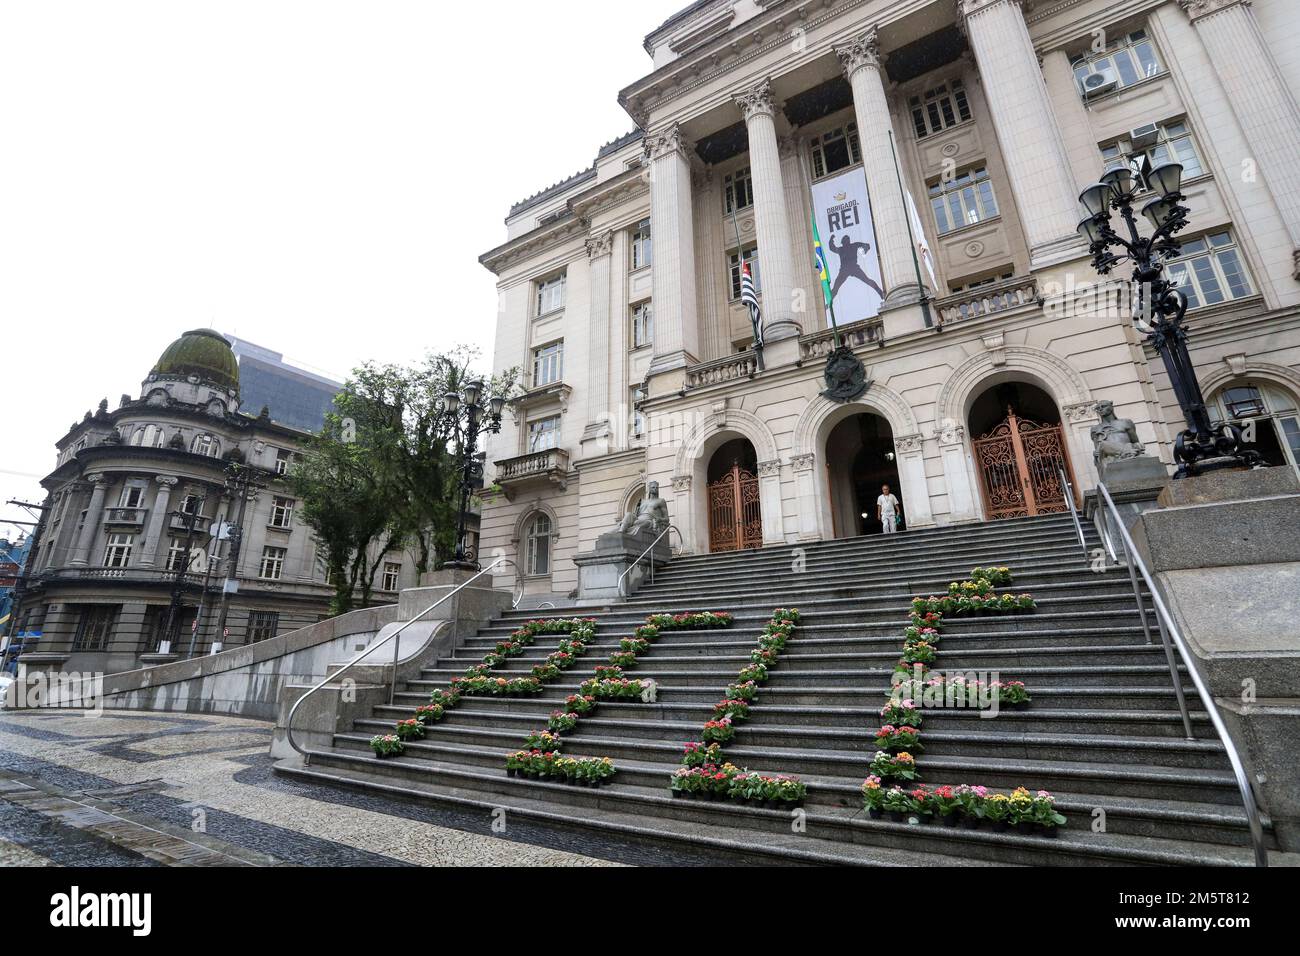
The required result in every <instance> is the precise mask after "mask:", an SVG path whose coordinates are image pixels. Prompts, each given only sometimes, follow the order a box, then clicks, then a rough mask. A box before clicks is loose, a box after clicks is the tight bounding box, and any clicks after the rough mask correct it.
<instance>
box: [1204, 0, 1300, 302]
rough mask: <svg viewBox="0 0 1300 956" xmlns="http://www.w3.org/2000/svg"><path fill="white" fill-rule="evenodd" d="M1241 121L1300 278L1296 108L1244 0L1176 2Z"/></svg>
mask: <svg viewBox="0 0 1300 956" xmlns="http://www.w3.org/2000/svg"><path fill="white" fill-rule="evenodd" d="M1179 4H1180V5H1181V6H1182V8H1183V9H1184V10H1185V11H1186V12H1187V16H1188V19H1190V20H1191V22H1192V26H1193V27H1195V29H1196V33H1197V34H1198V35H1199V36H1200V38H1201V42H1202V43H1203V44H1204V45H1205V52H1206V53H1207V54H1209V58H1210V62H1211V63H1212V64H1214V70H1215V73H1216V74H1217V75H1218V77H1219V82H1220V83H1222V84H1223V89H1224V92H1225V93H1227V94H1228V100H1229V101H1230V102H1231V103H1232V109H1233V112H1234V114H1235V115H1236V117H1237V122H1238V123H1240V124H1241V131H1242V133H1243V134H1245V137H1246V142H1247V143H1248V144H1249V145H1250V149H1251V152H1252V153H1253V154H1254V155H1253V156H1252V157H1251V158H1252V159H1254V160H1255V161H1256V162H1257V163H1258V164H1259V168H1260V171H1261V172H1262V173H1263V178H1264V181H1265V182H1266V183H1268V186H1269V191H1270V192H1271V193H1272V195H1273V200H1274V202H1276V203H1277V208H1278V211H1279V212H1281V214H1282V220H1283V222H1284V223H1285V225H1286V229H1287V234H1288V235H1289V236H1290V237H1291V245H1292V250H1291V256H1292V263H1293V275H1294V277H1295V278H1296V279H1298V280H1300V165H1297V164H1300V111H1297V108H1296V101H1295V99H1294V97H1293V95H1292V93H1291V91H1290V90H1289V89H1288V88H1287V86H1286V83H1285V82H1283V80H1282V78H1281V77H1280V76H1279V75H1278V72H1277V67H1276V66H1275V65H1274V63H1273V57H1272V54H1270V53H1269V51H1268V47H1267V46H1266V45H1265V43H1264V38H1263V36H1262V35H1261V34H1260V32H1259V25H1258V24H1257V23H1256V22H1255V15H1254V14H1253V13H1252V12H1251V10H1250V2H1249V0H1179Z"/></svg>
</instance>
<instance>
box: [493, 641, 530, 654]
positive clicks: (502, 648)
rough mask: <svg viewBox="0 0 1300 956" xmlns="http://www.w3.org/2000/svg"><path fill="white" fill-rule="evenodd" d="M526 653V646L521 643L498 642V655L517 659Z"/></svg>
mask: <svg viewBox="0 0 1300 956" xmlns="http://www.w3.org/2000/svg"><path fill="white" fill-rule="evenodd" d="M523 652H524V645H523V643H522V642H520V641H497V653H498V654H502V655H504V656H506V657H517V656H518V655H520V654H522V653H523Z"/></svg>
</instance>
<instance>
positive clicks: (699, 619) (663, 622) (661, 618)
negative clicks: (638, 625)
mask: <svg viewBox="0 0 1300 956" xmlns="http://www.w3.org/2000/svg"><path fill="white" fill-rule="evenodd" d="M734 620H735V616H734V615H733V614H731V613H730V612H728V611H689V612H686V613H683V614H651V615H649V616H648V617H647V618H646V619H645V621H646V623H647V624H649V625H650V626H652V627H657V628H659V629H660V630H691V629H701V630H702V629H712V628H718V627H730V626H731V623H732V621H734Z"/></svg>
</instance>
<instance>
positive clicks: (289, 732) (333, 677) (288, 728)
mask: <svg viewBox="0 0 1300 956" xmlns="http://www.w3.org/2000/svg"><path fill="white" fill-rule="evenodd" d="M506 563H510V564H513V563H514V562H512V561H510V559H509V558H497V559H496V560H495V561H493V562H492V563H491V564H489V565H488V566H487V567H486V568H484V569H483V570H481V571H479V572H478V573H477V574H475V575H474V576H473V577H472V578H469V579H468V580H465V581H462V582H461V583H460V584H458V585H456V586H455V587H454V588H452V589H451V590H450V591H448V592H447V593H446V594H444V595H443V596H442V597H440V598H438V600H436V601H434V602H433V603H432V604H430V605H429V606H428V607H426V608H425V609H424V610H423V611H421V612H420V613H419V614H417V615H415V617H413V618H411V619H410V620H409V621H407V622H406V623H405V624H403V625H402V626H401V627H399V628H398V629H397V630H395V631H393V633H392V634H389V635H388V636H387V637H385V638H383V639H382V640H379V641H375V642H374V643H373V644H371V645H370V646H369V647H367V648H366V649H365V650H364V651H362V652H361V653H360V654H358V655H357V656H356V657H354V658H353V659H352V660H350V661H348V662H347V663H346V664H344V665H343V666H342V667H341V668H339V669H338V670H337V671H335V672H334V673H333V674H326V675H325V678H324V679H323V680H322V681H320V683H318V684H316V685H315V686H313V687H312V688H311V690H309V691H307V693H305V694H303V695H302V696H301V697H299V698H298V699H297V700H296V701H294V704H293V706H292V707H290V708H289V718H288V720H286V721H285V728H284V729H285V736H286V737H287V738H288V740H289V746H290V747H292V748H293V749H294V750H296V751H297V752H298V753H300V754H302V755H303V756H304V757H306V756H307V751H305V750H303V749H302V748H301V747H299V746H298V741H296V740H295V739H294V736H293V715H294V714H296V713H297V712H298V708H299V707H301V706H302V702H303V701H305V700H306V699H307V698H308V697H310V696H311V695H312V694H314V693H316V691H318V690H320V689H321V688H322V687H324V686H325V685H326V684H328V683H331V682H332V681H337V680H338V678H339V675H340V674H342V673H344V672H345V671H348V670H351V669H352V668H353V667H355V666H356V665H357V664H359V663H361V661H362V660H363V659H364V658H366V657H369V656H370V652H371V651H375V650H378V649H379V648H380V647H381V646H382V645H384V644H387V643H388V642H389V641H391V640H392V639H393V638H395V637H397V636H398V635H400V634H401V633H402V632H403V631H404V630H406V629H407V628H408V627H410V626H411V625H412V624H414V623H415V622H416V621H418V620H419V619H420V618H422V617H424V616H425V615H426V614H428V613H429V612H430V611H432V610H433V609H434V608H436V607H438V606H439V605H440V604H442V603H443V602H445V601H447V600H449V599H451V598H453V597H455V596H456V595H457V594H459V593H460V592H461V591H462V590H463V589H465V588H467V587H469V586H470V585H471V584H473V583H474V582H475V581H477V580H478V579H479V578H481V577H483V575H485V574H487V573H488V572H489V571H491V570H492V569H493V568H495V567H496V566H497V565H499V564H506ZM399 647H400V645H399V644H395V645H393V680H392V683H391V684H390V685H389V689H388V703H390V704H391V703H392V702H393V696H394V693H395V691H396V689H397V652H398V649H399Z"/></svg>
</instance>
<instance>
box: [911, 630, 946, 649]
mask: <svg viewBox="0 0 1300 956" xmlns="http://www.w3.org/2000/svg"><path fill="white" fill-rule="evenodd" d="M940 637H942V634H941V633H940V631H939V629H938V628H937V627H918V626H917V625H915V624H909V625H908V626H907V628H906V629H904V631H903V643H904V644H919V643H921V642H925V643H926V644H929V645H930V646H931V647H933V646H934V645H936V644H938V643H939V639H940Z"/></svg>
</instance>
